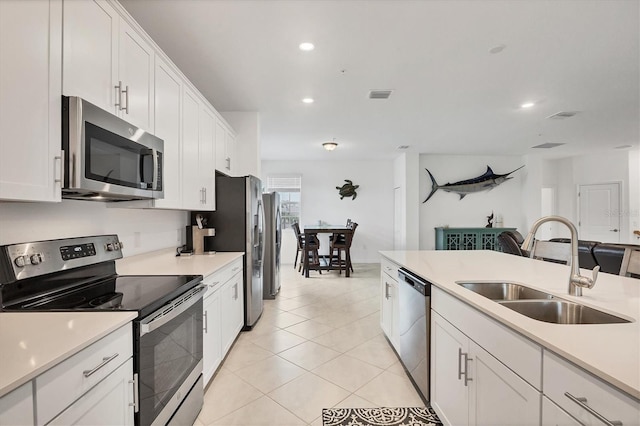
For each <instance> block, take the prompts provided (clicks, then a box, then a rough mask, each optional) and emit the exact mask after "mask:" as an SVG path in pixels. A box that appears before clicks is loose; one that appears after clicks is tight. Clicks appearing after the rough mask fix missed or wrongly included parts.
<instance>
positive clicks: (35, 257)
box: [31, 254, 42, 265]
mask: <svg viewBox="0 0 640 426" xmlns="http://www.w3.org/2000/svg"><path fill="white" fill-rule="evenodd" d="M40 262H42V257H40V255H39V254H33V255H31V264H32V265H38V264H39V263H40Z"/></svg>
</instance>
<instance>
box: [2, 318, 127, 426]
mask: <svg viewBox="0 0 640 426" xmlns="http://www.w3.org/2000/svg"><path fill="white" fill-rule="evenodd" d="M134 389H135V381H134V376H133V328H132V325H131V323H128V324H126V325H123V326H122V327H120V328H119V329H117V330H115V331H113V332H112V333H110V334H108V335H107V336H105V337H103V338H102V339H100V340H98V341H97V342H95V343H93V344H91V345H89V346H88V347H86V348H84V349H82V350H81V351H80V352H77V353H75V354H74V355H72V356H70V357H69V358H67V359H65V360H64V361H62V362H60V363H59V364H57V365H55V366H53V367H52V368H50V369H49V370H47V371H45V372H44V373H42V374H40V375H39V376H37V377H36V378H35V379H33V380H31V381H29V382H27V383H25V384H24V385H22V386H21V387H19V388H17V389H15V390H14V391H12V392H11V393H9V394H7V395H5V396H3V397H2V398H0V425H36V424H37V425H44V424H51V425H123V426H129V425H133V423H134V418H133V416H134V408H135V404H136V403H137V400H136V396H135V395H134Z"/></svg>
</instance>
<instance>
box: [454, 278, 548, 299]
mask: <svg viewBox="0 0 640 426" xmlns="http://www.w3.org/2000/svg"><path fill="white" fill-rule="evenodd" d="M458 285H459V286H462V287H464V288H466V289H469V290H471V291H473V292H474V293H478V294H479V295H481V296H484V297H486V298H488V299H491V300H496V301H499V300H523V299H551V298H552V297H553V295H551V294H549V293H545V292H543V291H539V290H534V289H532V288H529V287H525V286H523V285H520V284H516V283H509V282H504V283H500V282H491V283H476V282H459V283H458Z"/></svg>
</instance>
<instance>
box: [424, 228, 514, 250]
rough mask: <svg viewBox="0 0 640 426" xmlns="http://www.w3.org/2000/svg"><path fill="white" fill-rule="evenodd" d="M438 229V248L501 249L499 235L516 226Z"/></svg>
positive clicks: (512, 229)
mask: <svg viewBox="0 0 640 426" xmlns="http://www.w3.org/2000/svg"><path fill="white" fill-rule="evenodd" d="M435 229H436V250H495V251H501V250H500V247H499V246H498V240H497V237H498V235H500V233H502V232H504V231H515V230H516V228H442V227H438V228H435Z"/></svg>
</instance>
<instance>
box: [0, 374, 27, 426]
mask: <svg viewBox="0 0 640 426" xmlns="http://www.w3.org/2000/svg"><path fill="white" fill-rule="evenodd" d="M32 424H34V417H33V384H32V383H31V382H28V383H25V384H24V385H22V386H20V387H19V388H18V389H15V390H13V391H12V392H10V393H8V394H7V395H5V396H3V397H2V398H0V425H14V426H22V425H32Z"/></svg>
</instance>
